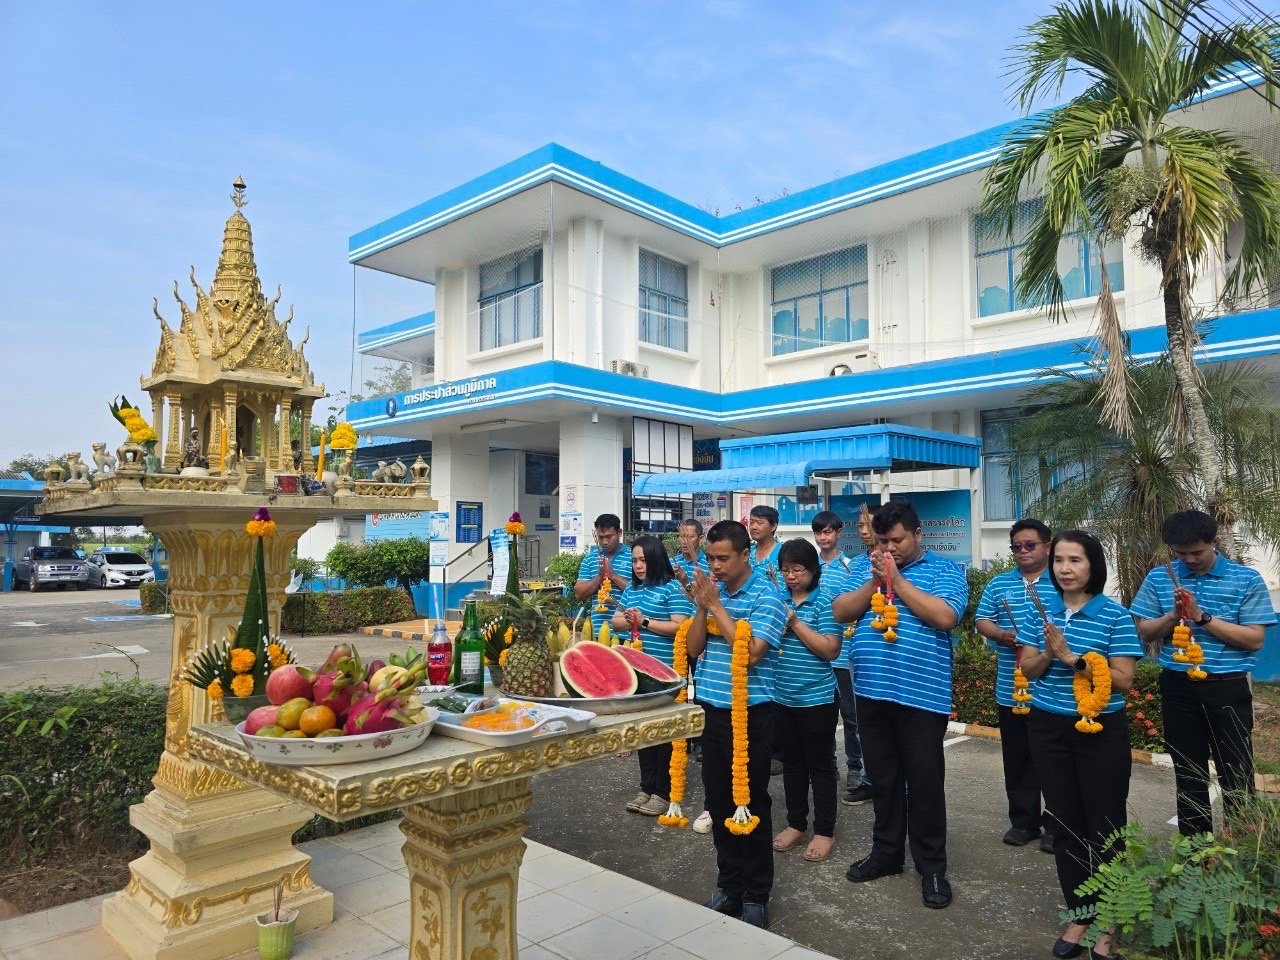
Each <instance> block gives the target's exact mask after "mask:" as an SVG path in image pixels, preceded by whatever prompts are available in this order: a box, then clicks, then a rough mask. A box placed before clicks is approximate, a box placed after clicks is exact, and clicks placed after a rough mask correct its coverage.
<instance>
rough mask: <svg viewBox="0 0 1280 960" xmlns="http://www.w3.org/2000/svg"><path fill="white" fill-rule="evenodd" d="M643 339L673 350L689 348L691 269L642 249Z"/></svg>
mask: <svg viewBox="0 0 1280 960" xmlns="http://www.w3.org/2000/svg"><path fill="white" fill-rule="evenodd" d="M636 303H637V305H638V306H639V308H640V310H639V313H640V340H641V341H642V342H643V343H653V344H657V345H658V346H660V347H670V348H671V349H672V350H683V351H686V352H687V351H688V349H689V268H688V267H687V266H686V265H685V264H683V263H676V262H675V261H674V260H668V259H667V258H666V257H664V256H661V255H659V254H656V253H652V252H650V251H648V250H641V251H640V290H639V294H638V296H637V299H636Z"/></svg>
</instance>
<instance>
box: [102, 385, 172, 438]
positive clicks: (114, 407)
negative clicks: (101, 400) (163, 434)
mask: <svg viewBox="0 0 1280 960" xmlns="http://www.w3.org/2000/svg"><path fill="white" fill-rule="evenodd" d="M107 409H109V410H110V411H111V415H112V416H113V417H115V418H116V421H117V422H118V423H119V424H120V426H122V427H124V428H125V429H126V430H128V431H129V440H130V441H132V442H133V443H136V444H139V445H141V444H144V443H151V442H153V441H155V440H158V439H159V437H158V436H157V434H156V432H155V430H153V429H152V428H151V425H150V424H149V423H147V421H146V420H145V419H143V416H142V414H141V413H140V412H139V410H138V408H137V407H135V406H134V405H133V404H131V403H130V402H129V400H128V398H127V397H125V396H123V395H122V396H119V397H116V398H115V400H113V401H112V402H111V403H110V404H108V406H107Z"/></svg>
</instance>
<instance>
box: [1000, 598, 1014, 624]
mask: <svg viewBox="0 0 1280 960" xmlns="http://www.w3.org/2000/svg"><path fill="white" fill-rule="evenodd" d="M1000 603H1001V604H1003V605H1004V612H1005V613H1007V614H1008V615H1009V623H1010V624H1012V625H1013V629H1014V631H1017V629H1018V621H1017V620H1015V619H1014V618H1013V608H1012V607H1010V606H1009V601H1008V600H1006V599H1005V598H1004V597H1001V598H1000Z"/></svg>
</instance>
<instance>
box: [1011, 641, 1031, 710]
mask: <svg viewBox="0 0 1280 960" xmlns="http://www.w3.org/2000/svg"><path fill="white" fill-rule="evenodd" d="M1029 687H1030V684H1028V683H1027V675H1026V674H1025V673H1023V672H1022V648H1021V647H1018V649H1017V650H1016V651H1014V654H1013V712H1014V713H1015V714H1017V715H1018V716H1020V717H1021V716H1024V715H1025V714H1028V713H1030V712H1031V708H1030V707H1029V706H1027V704H1029V703H1030V702H1031V691H1030V689H1029Z"/></svg>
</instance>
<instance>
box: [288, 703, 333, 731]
mask: <svg viewBox="0 0 1280 960" xmlns="http://www.w3.org/2000/svg"><path fill="white" fill-rule="evenodd" d="M337 725H338V715H337V714H336V713H334V712H333V710H332V709H331V708H330V707H326V706H323V705H322V706H316V707H308V708H307V709H306V710H303V711H302V715H301V716H300V717H298V729H299V730H301V731H302V732H303V733H305V734H306V735H307V736H308V737H314V736H315V735H316V734H317V733H320V732H321V731H322V730H332V729H333V728H334V727H336V726H337Z"/></svg>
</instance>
